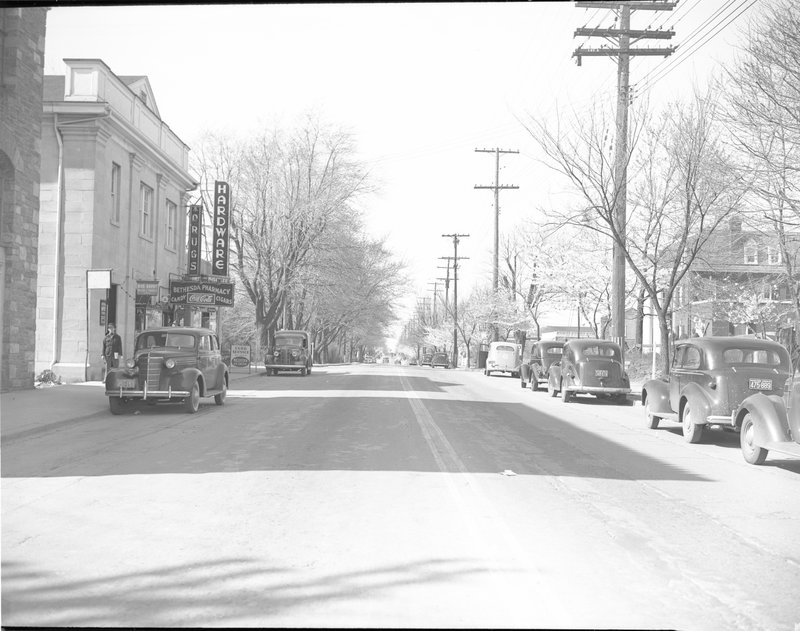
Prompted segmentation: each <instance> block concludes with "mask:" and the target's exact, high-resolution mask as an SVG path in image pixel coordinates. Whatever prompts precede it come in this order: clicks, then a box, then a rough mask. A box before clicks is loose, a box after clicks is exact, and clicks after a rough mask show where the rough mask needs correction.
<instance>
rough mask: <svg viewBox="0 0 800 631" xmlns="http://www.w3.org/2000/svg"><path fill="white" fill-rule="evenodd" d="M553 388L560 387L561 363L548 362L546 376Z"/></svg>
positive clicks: (558, 388)
mask: <svg viewBox="0 0 800 631" xmlns="http://www.w3.org/2000/svg"><path fill="white" fill-rule="evenodd" d="M547 381H548V383H550V384H551V385H552V386H553V388H554V389H556V390H560V389H561V364H550V374H549V375H548V377H547Z"/></svg>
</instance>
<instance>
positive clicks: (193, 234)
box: [186, 204, 203, 276]
mask: <svg viewBox="0 0 800 631" xmlns="http://www.w3.org/2000/svg"><path fill="white" fill-rule="evenodd" d="M202 234H203V207H202V206H201V205H200V204H193V205H191V206H189V253H188V261H187V263H186V273H187V274H189V275H190V276H197V275H199V274H200V248H201V245H202Z"/></svg>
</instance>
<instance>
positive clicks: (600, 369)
mask: <svg viewBox="0 0 800 631" xmlns="http://www.w3.org/2000/svg"><path fill="white" fill-rule="evenodd" d="M547 391H548V392H549V393H550V396H551V397H554V396H556V395H557V394H558V393H561V400H562V401H564V403H568V402H569V401H570V400H571V399H572V397H573V395H576V394H593V395H594V396H596V397H598V398H609V399H612V400H614V401H617V402H620V403H623V402H625V401H627V399H628V393H630V391H631V383H630V380H629V379H628V375H627V373H626V372H625V369H624V368H623V366H622V352H621V351H620V348H619V344H617V343H616V342H612V341H610V340H597V339H577V340H569V341H568V342H566V343H565V344H564V347H563V349H562V353H561V359H560V360H559V361H554V362H552V363H551V364H550V369H549V371H548V378H547Z"/></svg>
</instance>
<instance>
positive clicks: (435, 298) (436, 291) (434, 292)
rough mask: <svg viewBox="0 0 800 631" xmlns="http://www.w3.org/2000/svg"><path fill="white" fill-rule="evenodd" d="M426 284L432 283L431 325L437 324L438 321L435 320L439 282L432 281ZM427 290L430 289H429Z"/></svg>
mask: <svg viewBox="0 0 800 631" xmlns="http://www.w3.org/2000/svg"><path fill="white" fill-rule="evenodd" d="M428 285H433V316H432V318H433V326H437V325H438V321H437V320H436V300H437V299H438V298H439V283H438V282H433V283H428ZM428 291H431V290H430V289H429V290H428Z"/></svg>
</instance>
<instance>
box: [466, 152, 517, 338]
mask: <svg viewBox="0 0 800 631" xmlns="http://www.w3.org/2000/svg"><path fill="white" fill-rule="evenodd" d="M475 151H476V152H478V153H493V154H494V186H479V185H477V184H476V185H475V188H486V189H491V190H493V191H494V264H493V266H492V289H493V290H494V291H495V292H497V286H498V282H499V269H500V191H501V190H503V189H516V188H519V186H515V185H514V184H500V154H501V153H519V151H517V150H516V149H499V148H497V147H495V148H494V149H475ZM493 329H494V341H495V342H496V341H497V340H498V338H499V333H498V331H497V327H496V326H495V327H493Z"/></svg>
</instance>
